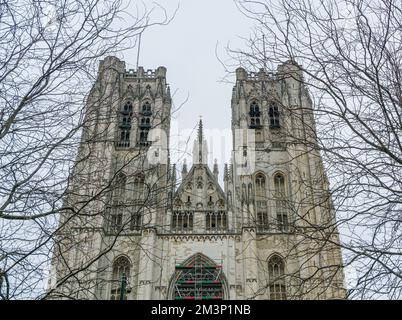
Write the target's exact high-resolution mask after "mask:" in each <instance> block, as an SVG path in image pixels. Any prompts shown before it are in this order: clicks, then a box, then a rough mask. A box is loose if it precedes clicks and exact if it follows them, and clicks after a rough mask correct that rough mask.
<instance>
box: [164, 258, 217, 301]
mask: <svg viewBox="0 0 402 320" xmlns="http://www.w3.org/2000/svg"><path fill="white" fill-rule="evenodd" d="M224 279H225V276H224V275H223V273H222V265H221V264H217V263H215V262H214V261H213V260H211V259H209V258H208V257H206V256H205V255H203V254H202V253H196V254H195V255H193V256H191V257H190V258H188V259H187V260H185V261H184V262H182V263H179V264H176V266H175V273H174V275H173V279H172V287H171V292H172V295H173V297H172V298H173V299H175V300H209V299H214V300H222V299H223V298H224V286H225V280H224Z"/></svg>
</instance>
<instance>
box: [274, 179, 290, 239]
mask: <svg viewBox="0 0 402 320" xmlns="http://www.w3.org/2000/svg"><path fill="white" fill-rule="evenodd" d="M274 187H275V207H276V221H277V225H278V230H279V231H285V232H286V231H288V230H289V219H288V212H287V206H288V203H287V197H286V190H285V177H284V176H283V174H281V173H277V174H275V176H274Z"/></svg>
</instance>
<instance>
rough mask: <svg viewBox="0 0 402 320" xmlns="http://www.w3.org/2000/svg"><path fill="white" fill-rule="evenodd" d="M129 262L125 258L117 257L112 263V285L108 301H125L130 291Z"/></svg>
mask: <svg viewBox="0 0 402 320" xmlns="http://www.w3.org/2000/svg"><path fill="white" fill-rule="evenodd" d="M129 279H130V261H128V259H127V258H126V257H123V256H121V257H119V258H117V259H116V260H115V262H114V263H113V271H112V285H111V290H110V300H120V299H123V300H127V294H128V293H129V291H130V286H129V281H128V280H129Z"/></svg>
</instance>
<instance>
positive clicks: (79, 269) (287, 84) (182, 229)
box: [48, 57, 346, 300]
mask: <svg viewBox="0 0 402 320" xmlns="http://www.w3.org/2000/svg"><path fill="white" fill-rule="evenodd" d="M171 106H172V100H171V95H170V89H169V86H168V85H167V82H166V68H164V67H158V68H157V69H156V70H148V71H146V70H144V69H143V68H142V67H139V68H138V69H137V70H132V69H130V70H126V68H125V63H124V62H123V61H120V60H119V59H117V58H115V57H107V58H105V59H104V60H103V61H101V62H100V66H99V72H98V78H97V80H96V82H95V84H94V86H93V88H92V90H91V92H90V93H89V96H88V99H87V103H86V110H85V117H84V120H83V126H82V136H81V142H80V147H79V150H78V152H77V157H76V163H75V165H74V168H73V171H72V172H71V174H70V179H69V186H68V189H67V190H68V191H67V196H66V198H65V200H64V209H63V210H64V211H63V213H62V214H61V216H60V221H59V228H58V231H57V238H56V239H57V241H55V243H54V256H53V260H52V270H51V276H50V279H49V286H48V291H49V295H50V297H52V298H54V299H64V298H70V299H71V298H73V299H112V300H118V299H127V300H132V299H195V300H197V299H343V298H345V296H346V291H345V289H344V276H343V269H342V257H341V252H340V249H339V235H338V232H337V228H336V219H335V213H334V209H333V205H332V202H331V197H330V193H329V191H328V190H329V186H328V181H327V178H326V174H325V172H324V167H323V163H322V159H321V156H320V153H319V151H318V150H317V149H316V148H315V147H314V146H315V143H314V142H315V139H316V132H315V123H314V117H313V109H312V101H311V99H310V97H309V94H308V92H307V90H306V88H305V87H304V85H303V74H302V72H301V71H300V67H299V66H298V65H297V63H295V62H293V61H287V62H285V63H283V64H281V65H279V66H278V69H277V71H276V72H275V73H268V72H266V71H264V70H260V71H259V72H256V73H253V72H247V71H246V70H244V69H243V68H238V69H237V70H236V82H235V85H234V87H233V92H232V101H231V111H232V135H233V153H232V161H231V163H230V164H229V165H225V167H224V170H223V182H224V183H223V186H221V185H220V184H219V182H218V181H219V170H218V165H217V164H216V163H215V164H214V166H213V168H212V170H211V168H210V167H209V166H208V163H207V154H208V150H207V149H208V146H207V142H206V139H205V136H204V133H203V131H204V128H203V124H202V122H201V121H200V122H199V124H198V135H197V138H196V140H195V141H194V147H193V161H192V164H191V167H187V164H186V163H184V164H182V165H181V174H180V176H179V174H177V171H178V168H176V165H175V164H172V163H171V161H170V152H171V150H169V140H170V136H169V131H170V118H171Z"/></svg>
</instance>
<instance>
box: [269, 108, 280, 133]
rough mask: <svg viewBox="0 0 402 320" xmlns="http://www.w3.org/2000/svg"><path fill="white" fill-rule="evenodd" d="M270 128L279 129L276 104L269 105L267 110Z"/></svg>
mask: <svg viewBox="0 0 402 320" xmlns="http://www.w3.org/2000/svg"><path fill="white" fill-rule="evenodd" d="M268 115H269V126H270V128H279V127H280V122H279V109H278V106H277V105H276V103H271V105H270V106H269V110H268Z"/></svg>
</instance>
